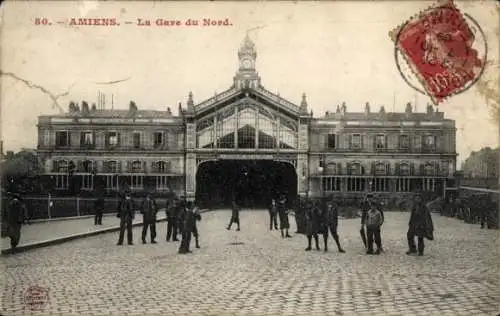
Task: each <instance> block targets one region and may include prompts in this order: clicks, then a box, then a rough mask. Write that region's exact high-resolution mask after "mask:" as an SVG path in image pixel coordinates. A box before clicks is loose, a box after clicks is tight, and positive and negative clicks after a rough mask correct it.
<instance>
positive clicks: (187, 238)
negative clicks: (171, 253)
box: [179, 202, 196, 254]
mask: <svg viewBox="0 0 500 316" xmlns="http://www.w3.org/2000/svg"><path fill="white" fill-rule="evenodd" d="M184 205H185V207H184V208H183V210H182V211H181V212H180V213H179V224H180V229H181V232H182V240H181V244H180V246H179V253H180V254H185V253H190V252H191V250H190V249H189V247H190V245H191V234H193V231H194V226H195V224H196V218H195V216H194V212H193V210H192V203H191V202H187V203H185V204H184Z"/></svg>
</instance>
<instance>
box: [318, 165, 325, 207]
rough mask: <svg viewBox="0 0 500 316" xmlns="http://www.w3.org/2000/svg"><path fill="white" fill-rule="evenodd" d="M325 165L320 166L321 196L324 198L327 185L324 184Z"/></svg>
mask: <svg viewBox="0 0 500 316" xmlns="http://www.w3.org/2000/svg"><path fill="white" fill-rule="evenodd" d="M323 170H324V169H323V167H321V166H319V167H318V173H319V174H320V182H319V185H320V187H321V198H322V199H323V197H324V194H325V187H324V186H323Z"/></svg>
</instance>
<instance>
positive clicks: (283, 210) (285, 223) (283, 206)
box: [278, 196, 292, 238]
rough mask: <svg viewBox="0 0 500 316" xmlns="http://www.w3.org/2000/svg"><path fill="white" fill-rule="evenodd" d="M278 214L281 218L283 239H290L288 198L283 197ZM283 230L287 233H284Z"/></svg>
mask: <svg viewBox="0 0 500 316" xmlns="http://www.w3.org/2000/svg"><path fill="white" fill-rule="evenodd" d="M278 214H279V217H280V230H281V238H285V237H286V238H290V237H292V236H290V234H288V229H289V228H290V222H289V221H288V210H287V207H286V198H285V197H284V196H283V197H281V200H280V202H279V205H278ZM283 230H284V231H285V232H286V233H284V232H283Z"/></svg>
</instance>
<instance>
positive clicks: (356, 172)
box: [349, 162, 363, 176]
mask: <svg viewBox="0 0 500 316" xmlns="http://www.w3.org/2000/svg"><path fill="white" fill-rule="evenodd" d="M349 171H350V174H351V175H353V176H360V175H362V174H363V168H362V166H361V164H360V163H359V162H353V163H351V164H350V166H349Z"/></svg>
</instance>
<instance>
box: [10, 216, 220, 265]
mask: <svg viewBox="0 0 500 316" xmlns="http://www.w3.org/2000/svg"><path fill="white" fill-rule="evenodd" d="M209 211H210V209H204V210H200V213H206V212H209ZM166 221H167V218H162V219H158V220H157V221H156V222H157V223H161V222H166ZM139 226H142V222H141V223H134V224H132V227H139ZM118 231H120V226H114V227H109V228H104V229H101V230H96V231H92V232H86V233H81V234H75V235H70V236H65V237H59V238H54V239H49V240H44V241H39V242H33V243H30V244H25V245H21V246H18V247H16V248H15V249H12V248H9V249H2V255H9V254H16V253H20V252H25V251H28V250H32V249H37V248H42V247H48V246H53V245H58V244H62V243H65V242H68V241H72V240H77V239H81V238H85V237H92V236H96V235H101V234H106V233H114V232H118Z"/></svg>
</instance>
